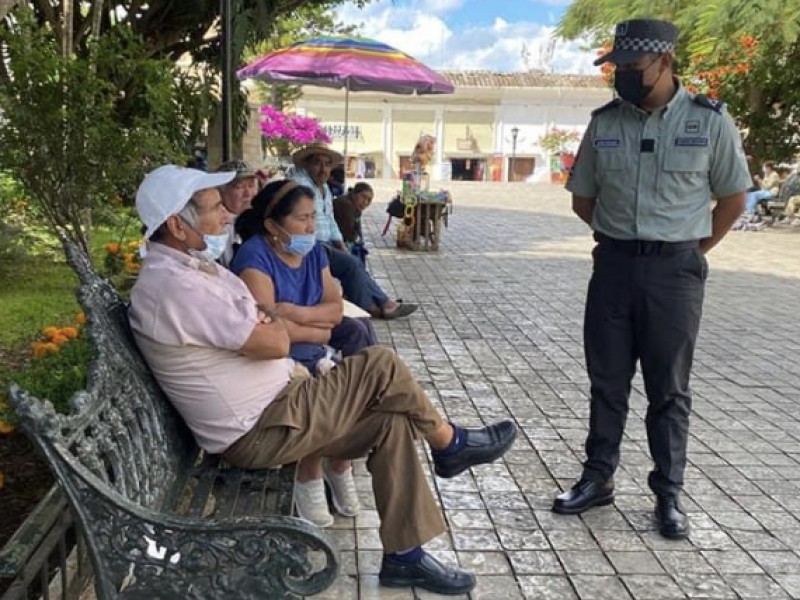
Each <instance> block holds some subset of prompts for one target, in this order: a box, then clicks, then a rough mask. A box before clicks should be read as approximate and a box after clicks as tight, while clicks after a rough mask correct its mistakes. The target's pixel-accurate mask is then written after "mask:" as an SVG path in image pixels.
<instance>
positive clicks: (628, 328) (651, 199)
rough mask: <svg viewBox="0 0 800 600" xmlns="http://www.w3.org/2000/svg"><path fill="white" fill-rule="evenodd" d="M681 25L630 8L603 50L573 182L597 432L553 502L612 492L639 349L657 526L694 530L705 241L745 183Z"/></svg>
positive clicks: (561, 507) (719, 108)
mask: <svg viewBox="0 0 800 600" xmlns="http://www.w3.org/2000/svg"><path fill="white" fill-rule="evenodd" d="M677 36H678V30H677V28H676V27H675V26H674V25H673V24H672V23H668V22H666V21H659V20H655V19H631V20H629V21H624V22H622V23H619V24H618V25H617V27H616V32H615V37H614V48H613V49H612V50H611V52H609V53H608V54H606V55H605V56H602V57H601V58H600V59H598V60H597V61H596V62H595V64H602V63H605V62H612V63H614V64H615V65H616V72H615V74H614V88H615V89H616V91H617V94H618V96H619V97H618V98H616V99H614V100H613V101H611V102H610V103H608V104H606V105H605V106H603V107H601V108H599V109H597V110H595V111H594V112H593V113H592V120H591V122H590V123H589V126H588V128H587V129H586V133H585V134H584V137H583V140H582V142H581V145H580V149H579V150H578V156H577V158H576V160H575V164H574V166H573V168H572V171H571V174H570V177H569V181H568V182H567V189H568V190H570V191H571V192H572V207H573V210H574V211H575V213H576V214H577V215H578V216H579V217H580V218H581V219H582V220H583V221H585V222H586V224H587V225H589V226H590V227H591V228H592V230H593V231H594V239H595V240H596V241H597V246H596V247H595V249H594V251H593V253H592V254H593V258H594V270H593V273H592V277H591V280H590V282H589V290H588V294H587V298H586V313H585V321H584V350H585V354H586V364H587V370H588V373H589V379H590V381H591V412H590V421H589V435H588V437H587V440H586V461H585V462H584V464H583V473H582V475H581V477H580V479H579V480H578V482H577V483H576V484H575V485H574V486H573V487H572V488H571V489H570V490H568V491H566V492H564V493H563V494H561V495H560V496H558V497H557V498H556V500H555V503H554V504H553V510H554V511H555V512H558V513H564V514H579V513H582V512H583V511H585V510H587V509H589V508H591V507H593V506H600V505H604V504H610V503H611V502H613V500H614V482H613V476H614V472H615V470H616V468H617V465H618V463H619V458H620V444H621V442H622V435H623V431H624V427H625V418H626V416H627V413H628V397H629V395H630V391H631V380H632V378H633V376H634V373H635V371H636V362H637V361H639V363H640V364H641V368H642V376H643V378H644V385H645V390H646V393H647V400H648V407H647V416H646V418H645V423H646V427H647V437H648V442H649V445H650V454H651V456H652V459H653V462H654V463H655V466H654V468H653V470H652V471H651V472H650V476H649V478H648V484H649V486H650V489H651V490H652V491H653V492H654V494H655V495H656V511H655V512H656V519H657V521H658V528H659V531H660V532H661V534H662V535H664V536H665V537H669V538H684V537H686V536H687V534H688V531H689V523H688V520H687V518H686V514H685V513H684V511H683V509H682V507H681V504H680V500H679V494H680V491H681V489H682V487H683V473H684V469H685V466H686V445H687V439H688V432H689V413H690V412H691V394H690V391H689V374H690V372H691V368H692V357H693V353H694V348H695V342H696V339H697V332H698V329H699V326H700V314H701V312H702V308H703V292H704V287H705V279H706V276H707V275H708V263H707V262H706V258H705V254H706V253H707V252H708V251H709V250H711V249H712V248H713V247H714V246H715V245H717V244H718V243H719V241H720V240H721V239H722V238H723V237H724V236H725V234H726V233H727V232H728V230H729V229H730V227H731V225H733V223H734V222H735V221H736V219H737V218H738V216H739V214H740V213H741V212H742V208H743V206H744V192H745V190H746V189H747V187H748V186H749V185H750V175H749V173H748V170H747V163H746V160H745V155H744V151H743V150H742V144H741V139H740V137H739V133H738V131H737V130H736V127H735V126H734V124H733V121H732V119H731V118H730V116H729V115H728V114H727V112H726V111H725V108H724V105H723V104H722V103H720V102H716V101H714V100H710V99H708V98H706V97H705V96H699V95H698V96H694V95H692V94H690V93H689V92H687V91H686V89H685V88H684V87H683V86H682V85H681V83H680V82H679V81H678V79H676V78H675V77H674V75H673V63H674V60H675V59H674V56H673V51H674V48H675V41H676V39H677ZM712 195H713V196H714V197H715V198H716V206H714V208H713V210H712V202H711V198H712Z"/></svg>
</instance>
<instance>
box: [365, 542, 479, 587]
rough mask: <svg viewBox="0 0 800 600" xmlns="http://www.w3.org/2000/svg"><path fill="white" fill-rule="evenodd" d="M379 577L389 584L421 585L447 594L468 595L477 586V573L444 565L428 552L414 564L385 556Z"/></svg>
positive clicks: (398, 585)
mask: <svg viewBox="0 0 800 600" xmlns="http://www.w3.org/2000/svg"><path fill="white" fill-rule="evenodd" d="M378 580H379V581H380V582H381V585H385V586H386V587H395V588H396V587H418V588H422V589H424V590H428V591H430V592H434V593H436V594H444V595H448V596H455V595H459V594H466V593H468V592H471V591H472V590H473V589H474V588H475V575H473V574H472V573H470V572H469V571H462V570H461V569H454V568H452V567H448V566H447V565H443V564H442V563H440V562H439V561H438V560H436V559H435V558H434V557H433V556H431V555H430V554H428V553H427V552H426V553H425V554H424V555H423V556H422V559H421V560H420V561H419V562H416V563H411V564H407V563H404V562H401V561H399V560H394V559H392V558H391V557H390V556H384V557H383V562H382V563H381V572H380V574H379V575H378Z"/></svg>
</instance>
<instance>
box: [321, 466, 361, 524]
mask: <svg viewBox="0 0 800 600" xmlns="http://www.w3.org/2000/svg"><path fill="white" fill-rule="evenodd" d="M323 477H324V478H325V481H326V482H327V484H328V485H329V486H330V488H331V498H332V499H333V507H334V508H335V509H336V512H338V513H339V514H340V515H342V516H343V517H355V516H356V515H358V513H359V512H360V511H361V503H360V502H359V501H358V492H357V491H356V481H355V479H353V467H352V466H351V467H350V468H349V469H347V471H345V472H344V473H337V472H336V471H334V470H333V469H331V468H330V465H329V463H328V461H327V460H326V461H325V463H324V465H323Z"/></svg>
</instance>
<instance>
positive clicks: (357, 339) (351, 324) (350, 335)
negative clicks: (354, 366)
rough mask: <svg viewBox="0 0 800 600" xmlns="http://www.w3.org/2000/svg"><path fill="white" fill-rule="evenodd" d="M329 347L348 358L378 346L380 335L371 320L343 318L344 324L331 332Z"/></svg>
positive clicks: (340, 324)
mask: <svg viewBox="0 0 800 600" xmlns="http://www.w3.org/2000/svg"><path fill="white" fill-rule="evenodd" d="M328 345H329V346H330V347H331V348H335V349H336V350H339V351H340V352H341V353H342V356H343V357H345V358H347V357H348V356H353V355H354V354H355V353H356V352H358V351H360V350H363V349H364V348H369V347H370V346H377V345H378V335H377V334H376V333H375V329H373V327H372V323H370V322H369V319H352V318H350V317H342V322H341V323H339V324H338V325H337V326H336V327H334V328H333V329H332V330H331V339H330V340H328Z"/></svg>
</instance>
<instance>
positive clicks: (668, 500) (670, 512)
mask: <svg viewBox="0 0 800 600" xmlns="http://www.w3.org/2000/svg"><path fill="white" fill-rule="evenodd" d="M656 520H657V521H658V532H659V533H660V534H661V535H663V536H664V537H665V538H669V539H671V540H682V539H685V538H686V537H687V536H688V535H689V518H688V517H687V516H686V513H685V512H683V507H682V506H681V501H680V499H679V498H678V495H677V494H657V495H656Z"/></svg>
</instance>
